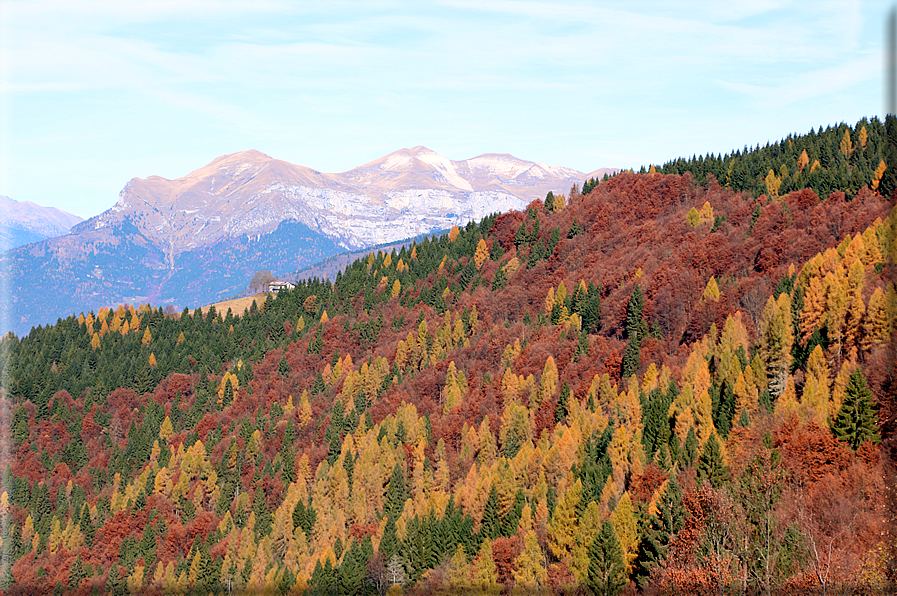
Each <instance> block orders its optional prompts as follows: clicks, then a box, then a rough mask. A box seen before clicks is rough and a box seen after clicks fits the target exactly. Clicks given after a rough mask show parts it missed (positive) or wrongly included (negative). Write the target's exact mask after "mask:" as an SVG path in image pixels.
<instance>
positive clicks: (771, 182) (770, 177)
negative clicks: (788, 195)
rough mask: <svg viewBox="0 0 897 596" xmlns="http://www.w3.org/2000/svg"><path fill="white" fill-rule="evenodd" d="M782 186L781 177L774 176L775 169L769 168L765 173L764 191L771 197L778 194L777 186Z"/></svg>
mask: <svg viewBox="0 0 897 596" xmlns="http://www.w3.org/2000/svg"><path fill="white" fill-rule="evenodd" d="M781 186H782V179H781V178H779V177H778V176H776V173H775V170H772V169H770V170H769V173H768V174H767V175H766V191H767V192H768V193H769V196H771V197H777V196H779V188H780V187H781Z"/></svg>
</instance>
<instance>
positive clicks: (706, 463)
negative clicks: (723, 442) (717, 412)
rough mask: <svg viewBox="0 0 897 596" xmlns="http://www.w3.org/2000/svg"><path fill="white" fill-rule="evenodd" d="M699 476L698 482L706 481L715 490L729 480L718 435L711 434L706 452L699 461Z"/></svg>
mask: <svg viewBox="0 0 897 596" xmlns="http://www.w3.org/2000/svg"><path fill="white" fill-rule="evenodd" d="M697 474H698V482H703V481H705V480H706V481H707V482H709V483H710V485H711V486H713V488H719V487H721V486H722V485H723V484H724V483H725V482H727V481H728V480H729V472H728V470H727V469H726V465H725V463H723V455H722V450H721V449H720V445H719V441H718V440H717V438H716V433H713V434H711V435H710V438H709V439H707V442H706V443H705V444H704V450H703V451H702V452H701V457H700V459H699V460H698V467H697Z"/></svg>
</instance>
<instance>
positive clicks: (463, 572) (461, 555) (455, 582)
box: [445, 543, 470, 594]
mask: <svg viewBox="0 0 897 596" xmlns="http://www.w3.org/2000/svg"><path fill="white" fill-rule="evenodd" d="M445 583H446V585H447V586H448V587H449V588H450V589H451V590H452V591H453V592H456V593H458V594H462V593H465V592H468V591H470V564H469V563H468V562H467V551H465V550H464V545H462V544H460V543H459V544H458V546H457V548H456V549H455V552H454V553H453V554H452V558H451V559H450V560H449V564H448V568H447V569H446V572H445Z"/></svg>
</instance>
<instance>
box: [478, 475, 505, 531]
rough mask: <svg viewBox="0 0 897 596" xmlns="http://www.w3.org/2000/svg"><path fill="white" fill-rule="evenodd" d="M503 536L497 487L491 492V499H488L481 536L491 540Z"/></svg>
mask: <svg viewBox="0 0 897 596" xmlns="http://www.w3.org/2000/svg"><path fill="white" fill-rule="evenodd" d="M500 534H501V518H500V517H499V515H498V491H497V490H496V489H495V485H494V484H493V485H492V488H491V489H490V490H489V498H488V499H486V507H485V508H484V509H483V519H482V522H481V524H480V536H481V537H483V538H487V539H489V540H494V539H496V538H498V536H499V535H500Z"/></svg>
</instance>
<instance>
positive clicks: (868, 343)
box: [860, 287, 889, 351]
mask: <svg viewBox="0 0 897 596" xmlns="http://www.w3.org/2000/svg"><path fill="white" fill-rule="evenodd" d="M888 335H889V330H888V314H887V304H886V303H885V293H884V292H883V291H882V289H881V287H878V288H875V291H874V292H872V296H870V297H869V305H868V307H867V308H866V316H865V317H864V318H863V332H862V334H861V335H860V342H861V347H862V349H863V350H864V351H869V350H870V349H872V347H873V346H876V345H881V344H883V343H885V342H886V341H887V340H888Z"/></svg>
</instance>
